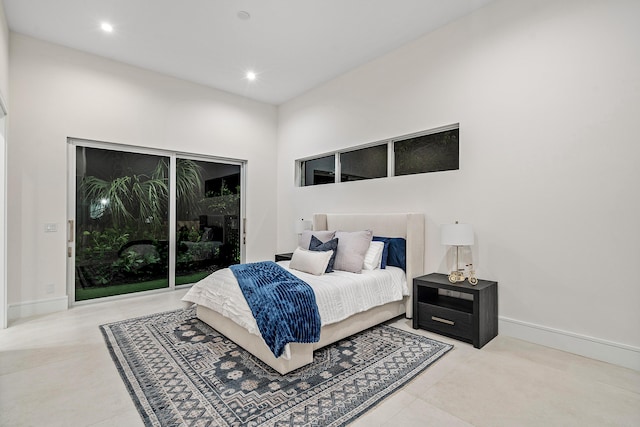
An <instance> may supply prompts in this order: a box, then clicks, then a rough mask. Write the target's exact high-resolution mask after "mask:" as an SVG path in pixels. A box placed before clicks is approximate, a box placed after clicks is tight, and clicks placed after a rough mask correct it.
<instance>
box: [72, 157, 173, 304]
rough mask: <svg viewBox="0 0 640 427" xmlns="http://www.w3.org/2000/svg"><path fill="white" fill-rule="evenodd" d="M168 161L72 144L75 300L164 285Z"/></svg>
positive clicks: (162, 158)
mask: <svg viewBox="0 0 640 427" xmlns="http://www.w3.org/2000/svg"><path fill="white" fill-rule="evenodd" d="M168 165H169V158H168V157H162V156H155V155H148V154H134V153H125V152H122V151H114V150H105V149H97V148H88V147H76V234H75V235H76V255H75V272H76V276H75V287H76V290H75V299H76V301H82V300H87V299H92V298H99V297H104V296H110V295H120V294H126V293H131V292H138V291H145V290H150V289H159V288H165V287H168V286H169V280H168V271H169V270H168V262H167V261H168V256H167V249H168V243H167V242H168V237H169V228H168V203H167V202H168V200H169V197H168V194H169V187H168V185H169V180H168Z"/></svg>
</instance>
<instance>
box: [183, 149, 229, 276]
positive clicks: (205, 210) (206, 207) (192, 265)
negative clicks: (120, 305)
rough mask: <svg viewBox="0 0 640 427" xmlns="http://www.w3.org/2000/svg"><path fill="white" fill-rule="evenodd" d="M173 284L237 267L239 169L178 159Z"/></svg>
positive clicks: (222, 164) (227, 165)
mask: <svg viewBox="0 0 640 427" xmlns="http://www.w3.org/2000/svg"><path fill="white" fill-rule="evenodd" d="M176 197H177V205H176V209H177V213H176V219H177V224H176V233H177V236H176V244H177V248H176V249H177V250H176V285H182V284H185V283H194V282H197V281H198V280H200V279H202V278H204V277H205V276H208V275H209V274H211V273H212V272H213V271H216V270H219V269H221V268H225V267H228V266H230V265H231V264H238V263H239V262H240V166H239V165H230V164H225V163H214V162H207V161H195V160H187V159H177V162H176Z"/></svg>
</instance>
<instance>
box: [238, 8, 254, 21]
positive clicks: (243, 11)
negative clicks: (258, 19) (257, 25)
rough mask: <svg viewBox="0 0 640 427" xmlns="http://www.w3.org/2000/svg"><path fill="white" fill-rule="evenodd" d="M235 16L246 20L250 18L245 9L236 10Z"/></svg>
mask: <svg viewBox="0 0 640 427" xmlns="http://www.w3.org/2000/svg"><path fill="white" fill-rule="evenodd" d="M237 16H238V19H242V20H243V21H248V20H249V18H251V15H250V14H249V12H247V11H245V10H241V11H240V12H238V14H237Z"/></svg>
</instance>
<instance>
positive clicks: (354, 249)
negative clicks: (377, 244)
mask: <svg viewBox="0 0 640 427" xmlns="http://www.w3.org/2000/svg"><path fill="white" fill-rule="evenodd" d="M335 237H336V238H337V239H339V240H340V243H339V244H338V251H337V253H336V262H335V263H334V265H333V268H335V269H336V270H342V271H350V272H351V273H361V272H362V267H363V266H364V256H365V254H366V253H367V250H368V249H369V244H370V243H371V238H372V237H373V232H372V231H371V230H364V231H352V232H347V231H336V234H335Z"/></svg>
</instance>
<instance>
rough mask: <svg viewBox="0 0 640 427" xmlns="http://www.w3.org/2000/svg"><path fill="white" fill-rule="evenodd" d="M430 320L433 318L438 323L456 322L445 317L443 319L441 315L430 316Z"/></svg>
mask: <svg viewBox="0 0 640 427" xmlns="http://www.w3.org/2000/svg"><path fill="white" fill-rule="evenodd" d="M431 320H435V321H436V322H440V323H446V324H447V325H451V326H453V325H455V324H456V322H454V321H452V320H447V319H443V318H442V317H436V316H431Z"/></svg>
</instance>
